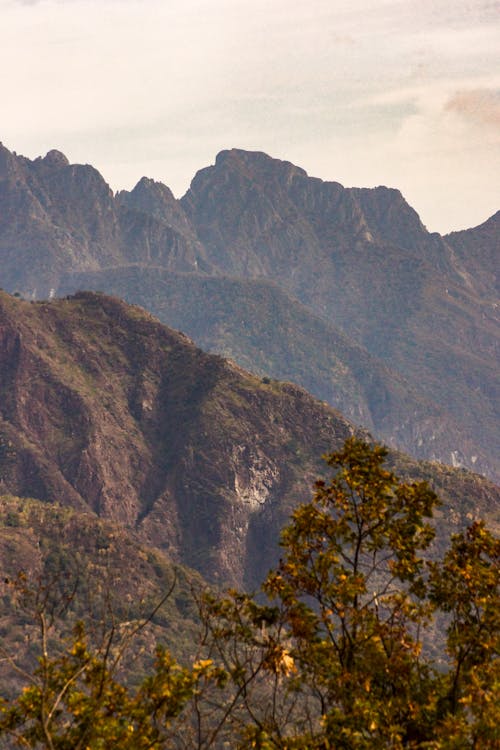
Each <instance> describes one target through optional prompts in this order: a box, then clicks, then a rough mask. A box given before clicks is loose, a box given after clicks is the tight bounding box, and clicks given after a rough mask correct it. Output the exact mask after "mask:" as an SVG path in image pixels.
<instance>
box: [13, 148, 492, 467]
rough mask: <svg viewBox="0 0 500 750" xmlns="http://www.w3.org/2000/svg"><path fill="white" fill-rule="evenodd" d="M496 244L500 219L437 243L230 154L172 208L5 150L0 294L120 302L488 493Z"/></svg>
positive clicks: (380, 206) (376, 205)
mask: <svg viewBox="0 0 500 750" xmlns="http://www.w3.org/2000/svg"><path fill="white" fill-rule="evenodd" d="M499 230H500V212H499V213H497V214H495V215H494V216H493V217H491V219H489V220H488V221H487V222H485V224H483V225H482V226H481V227H478V228H475V229H469V230H465V231H463V232H455V233H453V234H451V235H448V236H446V237H441V236H440V235H438V234H436V233H433V234H430V233H428V232H427V231H426V229H425V227H424V226H423V225H422V223H421V222H420V220H419V217H418V215H417V214H416V212H415V211H414V210H413V209H412V208H411V207H410V206H409V205H408V204H407V203H406V202H405V200H404V198H403V197H402V196H401V194H400V193H399V192H398V191H397V190H389V189H387V188H383V187H380V188H376V189H370V190H368V189H345V188H343V187H342V186H341V185H340V184H338V183H327V182H323V181H321V180H318V179H314V178H310V177H308V176H307V174H306V173H305V172H304V171H303V170H302V169H300V168H298V167H296V166H294V165H292V164H290V163H288V162H281V161H277V160H274V159H271V158H270V157H268V156H266V155H265V154H261V153H251V152H244V151H239V150H231V151H224V152H222V153H221V154H219V156H218V157H217V160H216V163H215V165H214V166H211V167H208V168H206V169H202V170H201V171H200V172H198V174H197V175H196V176H195V178H194V180H193V182H192V184H191V188H190V190H189V191H188V192H187V194H186V195H185V196H184V197H183V198H182V199H181V200H180V201H177V200H175V198H174V197H173V195H172V193H171V192H170V191H169V189H168V188H167V187H166V186H164V185H162V184H160V183H157V182H154V181H152V180H148V179H146V178H143V179H142V180H140V182H139V183H138V185H137V186H136V187H135V188H134V190H132V191H130V192H125V191H123V192H120V193H118V194H116V195H113V193H112V192H111V190H110V189H109V187H108V186H107V185H106V183H105V181H104V180H103V178H102V177H101V176H100V175H99V173H98V172H96V170H94V169H93V168H92V167H90V166H78V165H70V164H69V163H68V161H67V160H66V158H65V157H64V156H63V155H62V154H60V153H59V152H56V151H52V152H49V154H47V156H46V157H45V158H43V159H36V160H34V161H30V160H28V159H26V158H24V157H20V156H16V155H15V154H13V153H11V152H9V151H8V150H7V149H5V148H3V147H1V148H0V260H1V268H2V272H1V280H0V284H1V286H3V288H4V289H6V290H8V291H10V292H15V291H18V292H20V293H21V294H22V295H23V296H24V297H26V298H27V299H40V298H43V297H48V296H49V295H54V294H57V295H59V294H66V293H70V292H73V291H75V290H77V289H83V288H86V289H98V290H102V291H105V292H109V293H112V294H117V295H119V296H121V297H123V298H124V299H126V300H127V301H129V302H137V303H140V304H141V305H143V306H144V307H146V308H147V309H149V310H150V311H152V312H153V313H154V314H156V315H157V316H158V317H159V318H160V319H161V320H162V321H163V322H165V323H167V324H169V325H174V326H175V327H177V328H179V329H181V330H183V331H184V332H186V333H187V334H188V335H189V336H192V337H193V338H194V339H195V341H196V343H198V344H200V345H202V346H204V347H206V348H209V349H211V350H212V351H217V352H220V353H223V354H224V355H225V356H230V357H233V358H234V359H235V360H236V361H238V362H239V363H241V364H243V365H244V366H245V367H247V368H249V369H251V370H253V371H255V372H257V373H258V374H260V375H261V376H264V375H267V376H270V377H273V378H284V379H290V380H292V381H294V382H296V383H299V384H301V385H303V386H305V387H307V388H308V389H309V390H310V391H311V392H312V393H313V394H315V395H316V396H318V397H319V398H321V399H323V400H327V401H328V402H329V403H331V404H333V405H334V406H335V407H337V408H339V409H341V411H342V412H343V413H344V414H345V415H346V416H347V417H349V418H350V419H351V420H353V421H355V422H356V423H357V424H360V425H364V426H366V427H367V428H368V429H370V430H371V431H372V432H373V433H374V435H375V436H376V437H378V438H380V439H382V440H384V441H385V442H387V443H389V444H390V445H392V446H397V447H400V448H402V449H404V450H406V451H408V452H411V453H412V454H413V455H414V456H416V457H418V458H430V459H438V460H441V461H444V462H446V463H453V464H455V465H457V466H458V465H463V466H466V467H469V468H473V469H475V470H476V471H479V472H482V473H484V474H486V475H488V476H490V477H491V478H493V479H495V480H496V481H498V480H499V478H500V467H499V464H498V456H499V455H500V446H499V444H498V417H499V413H498V410H499V407H498V403H499V400H498V375H497V373H498V340H499V334H498V331H499V328H498V282H497V279H496V277H495V273H494V270H495V267H496V264H497V263H498V260H497V259H498V255H499V236H500V232H499Z"/></svg>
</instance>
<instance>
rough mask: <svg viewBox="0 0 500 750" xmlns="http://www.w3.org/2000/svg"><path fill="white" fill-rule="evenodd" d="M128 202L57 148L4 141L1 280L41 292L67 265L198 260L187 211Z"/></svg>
mask: <svg viewBox="0 0 500 750" xmlns="http://www.w3.org/2000/svg"><path fill="white" fill-rule="evenodd" d="M126 203H127V202H126V201H121V200H120V199H119V197H115V196H114V195H113V193H112V191H111V189H110V188H109V186H108V185H107V184H106V182H105V181H104V179H103V178H102V177H101V175H100V174H99V172H97V170H95V169H94V168H93V167H91V166H89V165H70V164H69V163H68V161H67V159H66V157H65V156H64V155H63V154H61V153H59V152H58V151H50V152H49V153H48V154H47V155H46V156H45V157H44V158H43V159H42V158H38V159H35V160H33V161H31V160H30V159H26V158H25V157H22V156H17V155H15V154H11V153H10V152H9V151H8V150H7V149H6V148H4V147H3V146H2V145H1V144H0V206H1V209H0V257H1V259H2V284H3V286H4V287H5V288H7V289H10V290H12V291H14V290H16V289H17V290H19V291H20V292H22V293H23V294H24V295H25V296H27V297H31V298H43V297H47V296H48V295H49V293H50V290H51V289H53V290H56V289H57V287H58V285H59V282H60V279H61V275H62V274H63V273H64V272H69V271H73V272H74V271H81V270H85V269H87V270H90V269H94V270H95V269H97V268H102V267H105V268H106V267H109V266H120V265H123V264H125V263H136V262H137V263H150V264H157V265H159V266H163V267H165V268H176V269H178V270H193V269H195V268H196V266H197V255H198V254H200V253H202V249H201V246H200V245H199V243H198V242H197V241H196V239H195V238H193V237H194V233H193V232H192V231H191V233H189V231H187V229H186V228H187V227H188V222H187V219H186V220H185V222H184V224H185V226H183V227H182V231H179V229H177V228H176V226H177V225H179V223H180V224H182V221H181V222H179V215H181V216H182V209H181V208H180V207H176V209H175V210H174V211H172V212H171V213H172V215H173V216H172V221H170V220H169V214H168V211H166V210H165V211H164V214H163V218H162V220H161V221H160V220H158V219H156V218H155V217H154V215H153V214H151V213H150V214H144V213H142V212H141V211H140V210H135V209H134V208H133V207H130V208H129V207H127V205H126ZM130 203H131V204H132V203H133V201H130ZM173 203H174V204H175V201H173ZM167 206H168V202H167Z"/></svg>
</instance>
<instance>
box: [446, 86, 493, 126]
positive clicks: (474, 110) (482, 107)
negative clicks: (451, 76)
mask: <svg viewBox="0 0 500 750" xmlns="http://www.w3.org/2000/svg"><path fill="white" fill-rule="evenodd" d="M445 109H446V110H447V111H449V112H454V113H456V114H458V115H460V116H462V117H464V118H466V119H468V120H472V121H473V122H475V123H477V124H480V125H486V126H493V127H495V128H497V127H500V89H498V90H491V89H490V90H488V89H475V90H473V91H457V92H456V93H455V94H454V96H452V97H451V98H450V99H449V100H448V101H447V102H446V105H445Z"/></svg>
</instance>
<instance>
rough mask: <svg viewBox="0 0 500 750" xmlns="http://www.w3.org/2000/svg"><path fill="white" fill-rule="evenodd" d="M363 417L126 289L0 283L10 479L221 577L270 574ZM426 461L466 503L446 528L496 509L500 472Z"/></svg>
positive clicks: (1, 393) (0, 400)
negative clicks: (36, 288)
mask: <svg viewBox="0 0 500 750" xmlns="http://www.w3.org/2000/svg"><path fill="white" fill-rule="evenodd" d="M353 432H354V428H353V426H352V425H351V424H350V423H348V422H347V421H346V420H345V419H344V418H343V417H341V415H340V414H339V413H338V412H335V411H334V410H333V409H331V408H330V407H328V406H327V405H325V404H323V403H321V402H318V401H316V400H315V399H313V398H312V397H311V396H309V394H307V393H306V392H305V391H304V390H302V389H300V388H298V387H296V386H293V385H290V384H286V383H277V382H269V383H264V382H262V381H261V380H260V379H258V378H256V377H254V376H251V375H250V374H248V373H246V372H244V371H243V370H241V369H239V368H237V367H236V366H235V365H233V364H232V363H230V362H227V361H225V360H223V359H222V358H220V357H216V356H213V355H207V354H204V353H203V352H202V351H200V350H199V349H197V348H196V347H195V346H194V345H193V344H192V343H191V342H190V341H189V340H188V339H187V338H186V337H185V336H183V335H181V334H178V333H176V332H174V331H171V330H169V329H167V328H165V327H164V326H162V325H160V324H159V323H158V322H157V321H156V320H155V319H153V318H151V316H149V315H148V314H147V313H145V312H144V311H143V310H140V309H138V308H134V307H130V306H127V305H126V304H125V303H123V302H121V301H119V300H117V299H113V298H109V297H105V296H103V295H96V294H91V293H85V294H83V293H82V294H79V295H76V296H75V297H73V298H71V299H67V300H57V301H56V300H54V301H52V302H50V303H28V302H23V301H18V300H16V299H15V298H13V297H10V296H9V295H7V294H5V293H2V294H0V437H1V438H2V441H3V443H4V444H9V443H10V445H11V455H10V457H9V456H7V457H5V456H4V458H3V460H2V466H1V473H2V475H3V479H2V483H1V484H2V486H1V488H0V489H1V490H2V491H3V492H9V493H11V494H14V495H20V496H31V497H33V496H35V497H38V498H39V499H40V500H43V501H45V502H55V501H57V502H59V503H61V504H63V505H65V506H70V507H72V508H75V509H76V510H78V511H85V512H88V513H92V514H94V515H98V516H100V517H102V518H105V519H108V520H109V521H111V522H113V523H114V524H116V525H119V526H121V527H125V528H128V527H130V528H132V529H134V530H135V532H136V534H137V535H138V538H139V539H141V540H143V541H144V542H147V543H148V544H153V545H154V546H155V547H160V548H162V549H163V550H164V551H166V552H167V553H168V555H169V557H170V558H171V559H172V560H173V561H174V562H175V561H179V562H182V563H183V564H187V565H189V566H191V567H194V568H196V569H198V570H200V571H201V572H202V573H203V574H204V575H205V576H207V577H208V578H209V579H211V580H212V581H218V582H220V583H224V584H227V583H236V584H238V585H241V584H243V583H244V584H246V585H254V584H255V583H256V582H257V581H259V580H260V579H261V578H262V576H263V575H264V574H265V572H266V571H267V569H268V567H269V566H270V565H271V563H272V562H273V561H274V560H275V559H276V555H277V539H278V534H279V531H280V529H281V527H282V526H283V524H284V523H285V521H286V519H287V518H288V516H289V513H290V511H291V509H292V508H293V507H294V506H295V505H296V503H297V502H299V501H300V500H302V499H304V498H308V497H309V496H310V491H311V484H312V481H313V480H314V479H315V478H316V477H317V475H318V473H320V472H321V471H323V466H322V462H321V461H320V460H319V457H320V455H321V454H323V453H324V452H325V451H330V450H333V449H336V448H338V447H339V446H340V445H342V444H343V442H344V440H345V439H346V438H347V437H348V436H349V435H351V434H353ZM401 460H402V459H398V461H399V462H401ZM401 465H402V469H403V471H404V472H405V473H406V474H408V475H411V474H412V472H414V471H416V472H419V471H422V470H423V469H422V467H420V468H419V467H418V466H417V465H415V464H414V463H412V461H410V460H409V459H406V458H405V459H404V461H403V463H402V464H401ZM426 471H427V472H428V474H429V477H430V478H431V480H432V482H433V483H434V484H435V486H436V488H437V489H439V487H440V486H443V487H444V488H445V489H446V497H447V499H448V503H449V507H451V506H457V507H459V508H460V513H459V514H458V516H457V518H455V519H453V517H452V516H451V514H449V517H448V518H447V523H446V533H448V532H449V531H450V528H451V529H453V528H458V527H459V526H460V525H461V524H462V523H463V520H464V519H466V518H468V517H474V516H475V515H477V514H479V515H485V516H487V517H489V518H490V519H492V520H493V522H494V523H496V516H497V513H498V509H499V506H500V499H499V494H498V493H499V490H498V488H496V487H495V486H494V485H492V484H490V483H488V482H487V481H486V480H483V479H481V478H480V477H478V476H476V475H469V474H467V473H466V472H463V471H456V472H453V470H451V469H449V468H446V467H444V468H441V467H439V466H438V465H436V466H428V467H427V469H426ZM450 524H451V527H450Z"/></svg>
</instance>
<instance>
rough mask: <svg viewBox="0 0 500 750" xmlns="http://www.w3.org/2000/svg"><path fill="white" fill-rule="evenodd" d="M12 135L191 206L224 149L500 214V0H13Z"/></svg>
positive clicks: (2, 65) (7, 123)
mask: <svg viewBox="0 0 500 750" xmlns="http://www.w3.org/2000/svg"><path fill="white" fill-rule="evenodd" d="M0 76H1V87H0V140H1V141H3V143H4V145H5V146H7V147H8V148H10V149H11V150H15V151H17V152H18V153H22V154H24V155H26V156H29V157H32V158H33V157H35V156H38V155H40V154H42V155H43V154H45V153H46V152H47V151H48V150H49V149H51V148H58V149H60V150H61V151H64V153H65V154H66V155H67V156H68V158H69V159H70V161H74V162H83V163H90V164H93V165H94V166H95V167H97V169H99V171H100V172H101V173H102V174H103V176H104V177H105V179H106V180H107V181H108V182H109V183H110V185H111V187H112V188H113V189H115V190H116V189H120V188H131V187H132V186H133V185H134V184H135V183H136V182H137V181H138V180H139V179H140V177H141V176H143V175H147V176H148V177H153V178H154V179H157V180H161V181H162V182H165V183H166V184H167V185H169V186H170V187H171V188H172V190H173V191H174V193H175V194H176V195H177V196H180V195H182V194H183V193H184V191H185V190H186V189H187V187H188V186H189V182H190V181H191V179H192V177H193V176H194V173H195V172H196V170H197V169H201V168H202V167H204V166H207V165H209V164H211V163H213V162H214V159H215V155H216V153H217V152H218V151H220V150H221V149H224V148H231V147H239V148H245V149H252V150H253V149H255V150H260V151H266V152H267V153H269V154H270V155H272V156H275V157H278V158H283V159H288V160H289V161H292V162H294V163H295V164H298V165H299V166H301V167H303V168H304V169H306V170H307V172H308V173H309V174H310V175H312V176H316V177H321V178H323V179H325V180H336V181H338V182H341V183H342V184H344V185H346V186H352V185H356V186H369V187H370V186H374V185H380V184H385V185H389V186H392V187H398V188H399V189H400V190H402V192H403V194H404V195H405V197H406V198H407V200H408V201H409V202H410V203H411V204H412V205H413V207H414V208H415V209H416V210H417V211H418V213H419V214H420V217H421V218H422V221H423V222H424V224H426V226H427V227H428V229H430V230H436V231H441V232H446V231H449V230H451V229H458V228H465V227H469V226H474V225H476V224H479V223H481V222H482V221H484V220H485V219H486V218H488V216H490V215H491V214H493V213H494V212H495V211H497V210H498V209H500V3H499V0H471V1H470V2H463V1H462V0H400V1H397V0H307V2H302V1H301V2H299V1H298V0H163V1H162V0H0Z"/></svg>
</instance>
